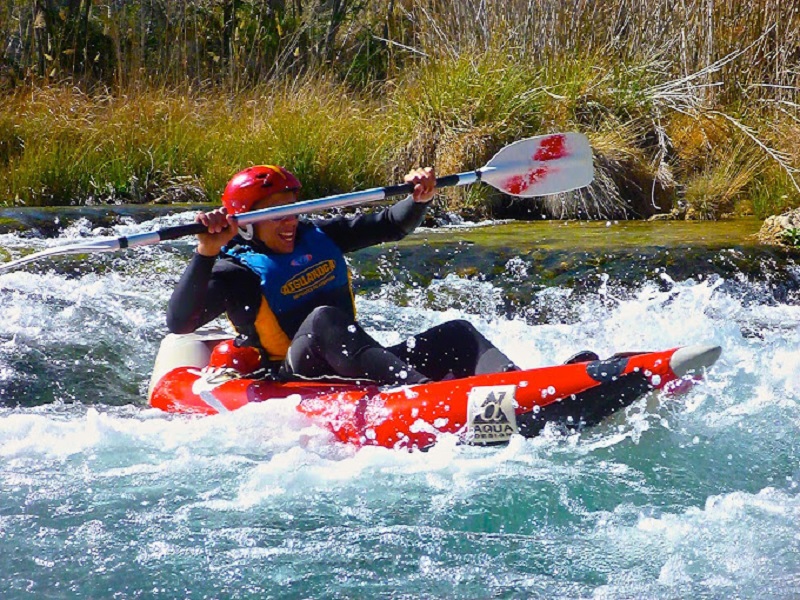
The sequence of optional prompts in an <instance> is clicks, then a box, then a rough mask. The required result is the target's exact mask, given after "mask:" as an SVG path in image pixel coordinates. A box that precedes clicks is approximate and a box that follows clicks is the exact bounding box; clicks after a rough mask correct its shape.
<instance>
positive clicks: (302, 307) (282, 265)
mask: <svg viewBox="0 0 800 600" xmlns="http://www.w3.org/2000/svg"><path fill="white" fill-rule="evenodd" d="M237 239H238V240H239V241H241V240H240V239H239V238H237ZM222 253H223V254H225V255H227V256H229V257H231V259H233V260H234V261H235V262H237V263H239V264H241V265H244V266H245V267H247V268H248V269H250V270H251V271H253V273H255V274H256V275H257V276H258V278H259V284H260V286H261V305H260V306H259V308H258V313H257V315H256V319H255V322H254V323H253V324H252V329H250V327H243V326H241V325H239V326H237V333H239V334H240V336H241V337H242V338H244V343H245V344H247V345H255V346H256V347H259V349H260V350H262V354H266V356H264V357H263V358H264V359H265V360H269V361H277V360H283V359H284V358H286V353H287V352H288V351H289V345H290V344H291V341H292V338H293V337H294V334H295V333H296V332H297V330H298V329H299V328H300V325H301V324H302V322H303V321H304V320H305V318H306V317H307V316H308V315H309V314H310V313H311V312H312V311H313V310H314V309H315V308H317V307H319V306H336V307H338V308H340V309H341V310H343V311H345V313H347V314H348V315H350V316H351V317H352V318H353V320H355V316H356V309H355V301H354V299H353V288H352V283H351V279H350V270H349V269H348V268H347V263H346V262H345V260H344V255H343V254H342V251H341V250H340V249H339V247H338V246H337V245H336V244H334V243H333V240H331V239H330V238H329V237H328V236H327V235H326V234H325V233H324V232H323V231H322V230H320V229H319V228H318V227H316V226H314V225H313V224H311V223H306V222H302V221H301V222H300V223H299V224H298V226H297V237H296V238H295V246H294V251H293V252H291V253H289V254H280V253H277V252H271V251H266V252H265V251H263V250H257V249H256V248H255V247H254V245H253V243H252V242H244V243H240V244H237V245H234V246H231V247H228V246H226V247H225V248H223V249H222ZM254 337H255V338H256V339H255V340H254V339H253V338H254Z"/></svg>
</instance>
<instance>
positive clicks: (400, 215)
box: [312, 197, 428, 252]
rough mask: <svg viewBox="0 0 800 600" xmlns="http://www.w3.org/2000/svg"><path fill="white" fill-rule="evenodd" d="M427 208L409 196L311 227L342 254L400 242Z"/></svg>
mask: <svg viewBox="0 0 800 600" xmlns="http://www.w3.org/2000/svg"><path fill="white" fill-rule="evenodd" d="M427 208H428V205H427V204H421V203H419V202H414V201H413V200H412V199H411V197H408V198H406V199H405V200H401V201H400V202H398V203H397V204H395V205H393V206H391V207H389V208H384V209H383V210H380V211H377V212H374V213H368V214H360V215H356V216H355V217H352V218H349V217H344V216H337V217H333V218H330V219H314V220H313V221H312V222H313V223H314V225H316V226H317V227H319V228H320V229H321V230H322V231H324V232H325V233H326V234H327V235H328V236H329V237H330V238H331V239H332V240H333V242H334V243H335V244H336V245H337V246H339V248H340V249H341V250H342V252H353V251H355V250H360V249H362V248H368V247H370V246H375V245H377V244H381V243H383V242H396V241H398V240H402V239H403V238H404V237H406V236H407V235H408V234H409V233H411V232H412V231H414V230H415V229H416V228H417V227H418V226H419V224H420V223H422V220H423V219H424V218H425V212H426V211H427Z"/></svg>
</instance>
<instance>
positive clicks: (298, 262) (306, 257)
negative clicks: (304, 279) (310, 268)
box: [289, 254, 314, 267]
mask: <svg viewBox="0 0 800 600" xmlns="http://www.w3.org/2000/svg"><path fill="white" fill-rule="evenodd" d="M312 258H314V257H313V256H311V255H310V254H303V255H302V256H298V257H297V258H293V259H292V262H290V263H289V264H290V265H292V266H293V267H302V266H303V265H307V264H308V263H310V262H311V259H312Z"/></svg>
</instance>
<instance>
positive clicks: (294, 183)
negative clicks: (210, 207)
mask: <svg viewBox="0 0 800 600" xmlns="http://www.w3.org/2000/svg"><path fill="white" fill-rule="evenodd" d="M300 187H301V186H300V181H299V180H298V179H297V177H295V176H294V175H292V174H291V173H290V172H289V171H287V170H286V169H284V168H283V167H276V166H274V165H258V166H256V167H248V168H247V169H245V170H244V171H240V172H239V173H237V174H236V175H234V176H233V179H231V180H230V181H229V182H228V185H226V186H225V191H224V192H222V205H223V206H224V207H225V208H226V209H227V210H228V214H230V215H238V214H239V213H243V212H247V211H248V210H250V209H251V208H252V207H253V204H255V203H256V202H258V201H259V200H263V199H264V198H268V197H269V196H272V194H278V193H280V192H296V191H297V190H299V189H300Z"/></svg>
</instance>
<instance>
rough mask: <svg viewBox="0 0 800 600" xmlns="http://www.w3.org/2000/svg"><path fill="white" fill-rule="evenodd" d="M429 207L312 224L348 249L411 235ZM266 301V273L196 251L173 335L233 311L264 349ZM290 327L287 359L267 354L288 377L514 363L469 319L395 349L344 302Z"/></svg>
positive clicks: (426, 374) (173, 308)
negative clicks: (258, 329)
mask: <svg viewBox="0 0 800 600" xmlns="http://www.w3.org/2000/svg"><path fill="white" fill-rule="evenodd" d="M425 210H426V205H425V204H421V203H415V202H413V200H411V199H410V198H407V199H405V200H402V201H400V202H398V203H397V204H395V205H394V206H392V207H390V208H387V209H383V210H381V211H377V212H374V213H370V214H363V215H357V216H355V217H353V218H346V217H342V216H338V217H333V218H330V219H314V220H312V221H311V223H312V224H313V225H314V226H315V227H317V228H318V229H320V230H321V231H322V232H323V233H324V234H326V235H327V236H328V237H329V238H330V239H331V240H332V241H333V243H334V244H335V245H336V246H337V247H338V248H339V250H341V252H342V253H347V252H353V251H355V250H360V249H362V248H367V247H369V246H374V245H377V244H380V243H383V242H391V241H397V240H400V239H402V238H404V237H405V236H406V235H408V234H409V233H411V232H412V231H414V229H415V228H416V227H417V226H418V225H419V224H420V223H421V221H422V219H423V217H424V215H425ZM301 226H302V224H301ZM233 243H234V244H235V243H236V239H235V240H234V242H233ZM251 245H252V246H253V247H255V248H256V249H257V250H258V251H259V252H263V253H267V254H269V253H270V252H271V251H270V250H269V249H267V248H266V247H265V246H263V244H260V242H257V241H255V242H251ZM261 302H262V290H261V287H260V283H259V278H258V276H257V275H256V274H255V273H254V272H253V271H252V270H250V269H249V268H248V267H246V266H244V265H243V264H240V263H238V262H237V261H235V260H234V259H232V258H231V257H230V256H226V255H221V256H220V258H219V259H218V258H217V257H206V256H202V255H200V254H195V255H194V256H193V257H192V259H191V261H190V262H189V264H188V266H187V267H186V270H185V272H184V274H183V276H182V277H181V279H180V281H179V282H178V285H177V286H176V287H175V290H174V292H173V294H172V297H171V298H170V301H169V304H168V307H167V327H168V329H169V330H170V331H171V332H173V333H190V332H192V331H194V330H195V329H197V328H198V327H201V326H202V325H205V324H206V323H208V322H209V321H211V320H213V319H215V318H216V317H218V316H219V315H221V314H223V313H227V316H228V318H229V319H230V321H231V323H233V325H234V327H235V328H236V330H237V332H238V333H239V334H240V335H239V339H238V340H237V343H239V344H248V345H255V346H257V347H258V342H257V340H258V338H257V336H256V335H255V334H254V329H253V328H254V322H255V319H256V316H257V313H258V309H259V306H260V305H261ZM295 327H296V330H293V329H295ZM288 329H289V331H287V332H286V333H287V334H288V335H289V336H290V337H291V345H290V347H289V350H288V354H287V356H286V358H285V360H281V361H279V362H276V361H272V362H271V363H270V362H269V361H268V360H267V359H266V358H265V360H264V362H265V366H271V367H272V368H273V370H274V371H276V372H278V371H279V372H280V373H281V374H283V375H289V376H296V377H311V378H321V377H338V378H347V379H364V380H369V381H374V382H377V383H379V384H402V383H419V382H422V381H425V380H428V379H441V378H443V377H446V376H448V374H450V373H452V375H454V376H456V377H464V376H468V375H474V374H482V373H492V372H497V371H505V370H509V369H513V368H515V367H514V365H513V363H512V362H511V361H510V360H509V359H508V357H506V356H505V355H504V354H502V353H501V352H500V351H499V350H497V349H496V348H495V347H494V346H493V345H492V344H491V343H490V342H489V341H488V340H487V339H486V338H485V337H484V336H483V335H482V334H481V333H480V332H478V331H477V330H476V329H475V328H474V327H473V326H472V325H471V324H470V323H468V322H467V321H463V320H457V321H451V322H448V323H444V324H442V325H439V326H437V327H434V328H432V329H430V330H428V331H426V332H423V333H421V334H418V335H416V336H414V337H413V338H410V339H409V340H406V341H404V342H402V343H401V344H398V345H396V346H392V347H390V348H383V347H382V346H381V345H380V344H378V342H376V341H375V340H374V339H373V338H372V337H371V336H370V335H369V334H367V333H366V332H365V331H364V330H363V329H362V328H361V327H360V326H359V325H358V324H357V323H355V322H354V321H353V318H352V316H351V314H349V312H348V311H347V310H345V309H344V308H343V307H341V306H331V305H322V306H317V307H316V308H312V309H310V310H309V311H308V314H307V315H303V318H302V319H299V320H298V322H297V323H296V324H292V325H290V326H289V327H288ZM263 355H264V353H263V352H262V356H263Z"/></svg>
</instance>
